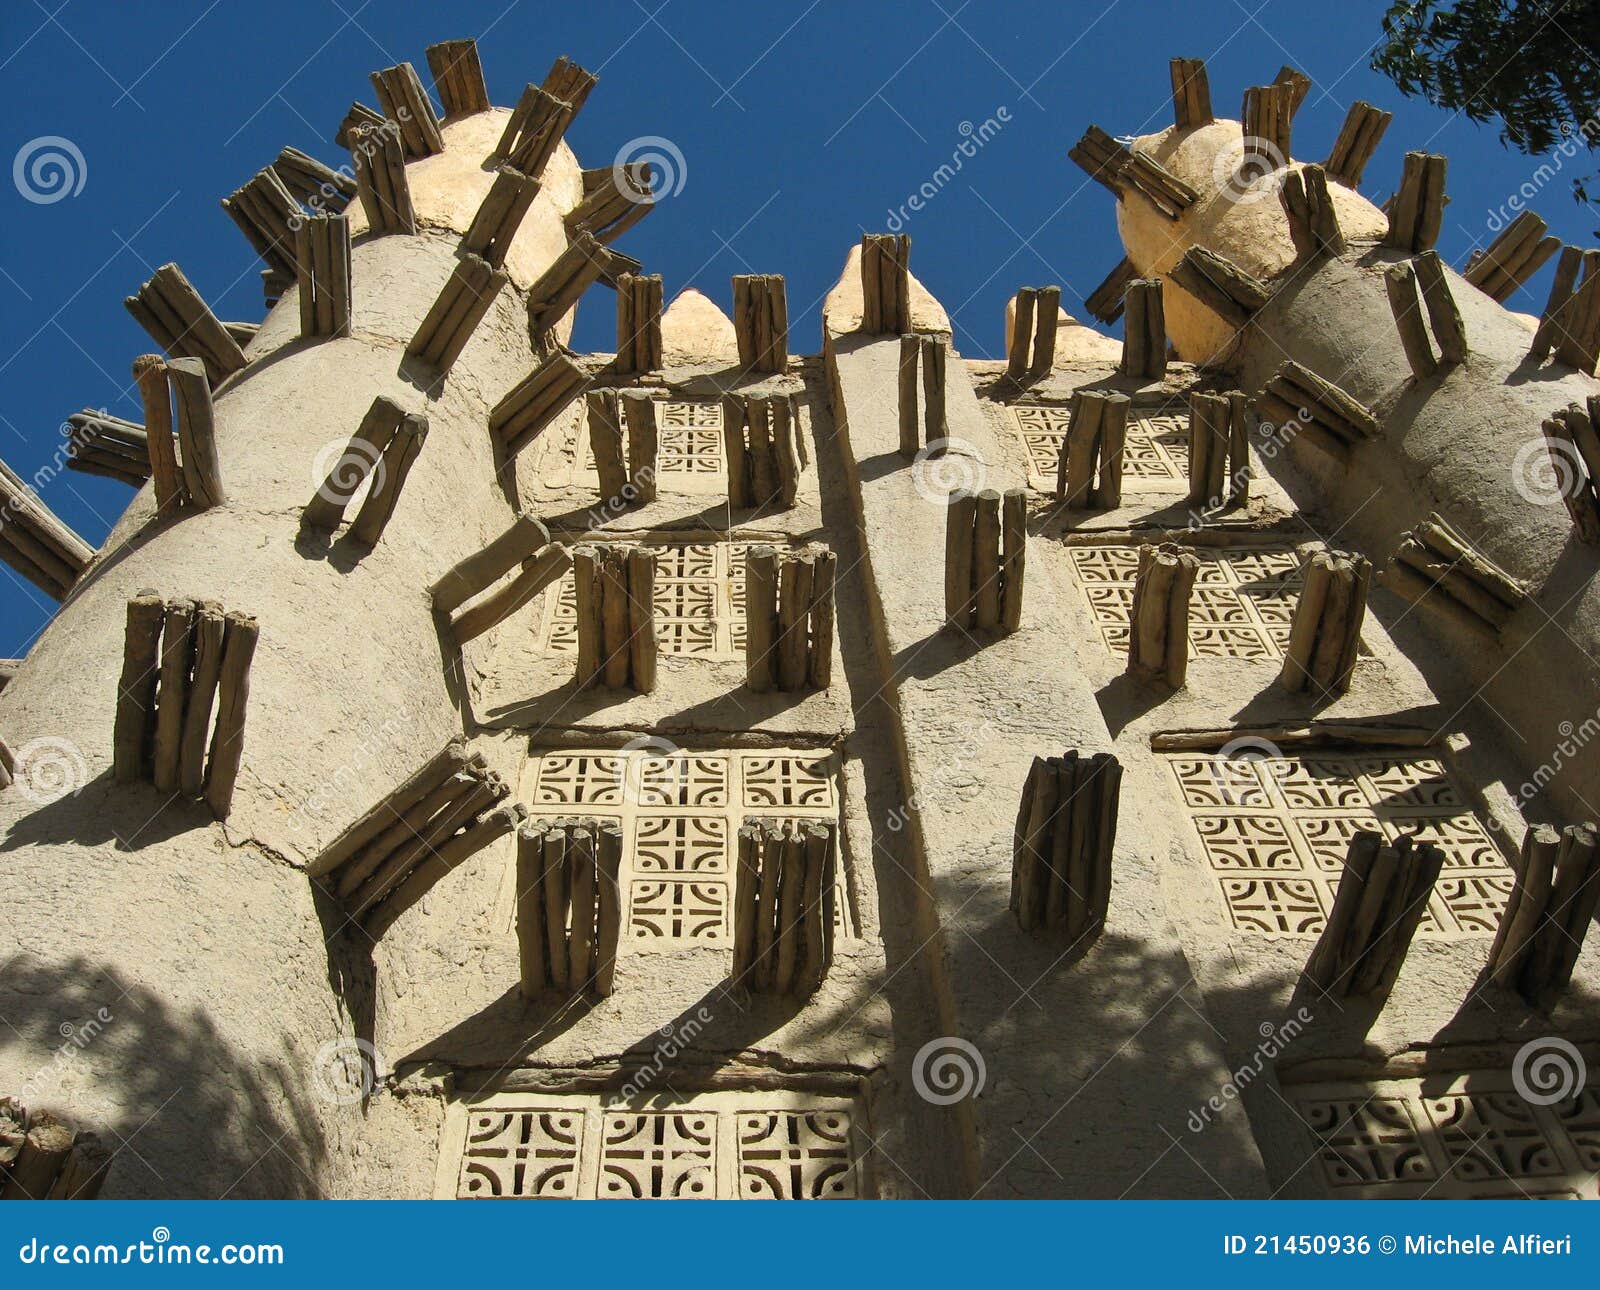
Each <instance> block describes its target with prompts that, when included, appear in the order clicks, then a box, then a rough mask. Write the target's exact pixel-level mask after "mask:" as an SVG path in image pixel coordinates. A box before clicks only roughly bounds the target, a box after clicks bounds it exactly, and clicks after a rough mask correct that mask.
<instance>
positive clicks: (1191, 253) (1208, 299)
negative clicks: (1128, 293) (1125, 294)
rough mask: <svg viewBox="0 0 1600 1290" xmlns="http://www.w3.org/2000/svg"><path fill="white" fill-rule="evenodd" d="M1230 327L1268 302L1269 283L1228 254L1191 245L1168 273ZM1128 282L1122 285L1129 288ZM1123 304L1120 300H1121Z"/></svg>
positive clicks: (1245, 320)
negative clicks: (1242, 266)
mask: <svg viewBox="0 0 1600 1290" xmlns="http://www.w3.org/2000/svg"><path fill="white" fill-rule="evenodd" d="M1168 276H1170V277H1171V279H1172V281H1173V283H1174V284H1175V285H1176V286H1178V287H1181V288H1182V289H1183V290H1184V291H1186V292H1187V293H1188V294H1189V295H1191V296H1193V297H1194V298H1195V299H1196V300H1198V301H1199V302H1200V303H1201V304H1203V305H1204V306H1205V307H1206V308H1207V309H1209V310H1211V312H1212V313H1214V314H1216V315H1217V316H1218V317H1219V318H1221V319H1222V320H1223V321H1224V322H1226V323H1227V324H1228V325H1229V326H1230V327H1233V328H1235V329H1236V330H1237V329H1240V328H1243V327H1244V326H1245V325H1246V324H1248V323H1249V321H1250V320H1251V319H1252V318H1253V317H1255V314H1256V311H1257V310H1259V309H1260V308H1261V307H1262V306H1263V305H1264V304H1266V303H1267V295H1268V291H1267V286H1266V284H1265V283H1263V282H1262V281H1261V280H1260V279H1258V278H1255V277H1252V276H1251V275H1250V274H1248V273H1246V272H1245V271H1244V270H1243V269H1241V268H1240V267H1239V266H1238V265H1237V264H1235V263H1234V262H1233V261H1232V260H1230V259H1228V258H1227V257H1226V256H1222V255H1218V254H1217V253H1216V252H1215V251H1211V250H1208V249H1207V248H1205V247H1203V246H1191V247H1190V248H1189V249H1188V250H1187V251H1185V252H1184V254H1183V259H1181V260H1179V261H1178V262H1177V264H1175V265H1173V266H1172V271H1171V273H1170V274H1169V275H1168ZM1126 285H1127V284H1126V282H1124V284H1123V286H1124V288H1126ZM1118 303H1119V305H1120V303H1121V302H1120V300H1119V302H1118Z"/></svg>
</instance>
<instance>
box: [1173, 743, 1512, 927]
mask: <svg viewBox="0 0 1600 1290" xmlns="http://www.w3.org/2000/svg"><path fill="white" fill-rule="evenodd" d="M1167 763H1168V765H1169V766H1170V768H1171V770H1172V774H1173V776H1174V778H1175V779H1176V781H1177V785H1178V792H1179V795H1180V797H1181V798H1182V801H1183V804H1184V807H1185V808H1186V810H1187V812H1188V815H1189V820H1190V823H1191V824H1192V825H1193V826H1194V831H1195V834H1196V836H1197V838H1198V840H1199V843H1200V851H1201V854H1203V855H1204V856H1205V858H1206V863H1207V865H1208V867H1209V868H1210V869H1211V872H1212V875H1213V877H1214V878H1215V879H1216V882H1217V886H1218V890H1219V892H1220V894H1221V896H1222V901H1223V905H1224V907H1225V908H1226V909H1227V911H1228V915H1229V918H1230V919H1231V921H1232V924H1233V927H1234V929H1235V930H1237V931H1240V932H1249V933H1257V934H1264V935H1291V936H1315V935H1319V934H1320V933H1321V932H1322V930H1323V928H1324V927H1325V926H1326V925H1327V915H1328V911H1329V910H1330V909H1332V908H1333V897H1334V893H1335V892H1336V891H1337V890H1338V886H1339V877H1340V875H1341V874H1342V873H1343V871H1344V857H1345V854H1346V851H1347V849H1348V847H1349V843H1350V839H1351V837H1352V836H1353V835H1354V834H1355V833H1356V831H1357V830H1359V829H1369V830H1376V831H1377V832H1379V833H1382V834H1383V835H1384V836H1385V837H1387V838H1390V839H1393V838H1397V837H1399V836H1400V834H1402V833H1416V834H1417V835H1418V836H1419V837H1420V838H1421V839H1422V840H1423V841H1426V842H1431V843H1432V844H1434V845H1435V846H1437V847H1438V848H1439V849H1440V850H1441V851H1443V852H1444V857H1445V859H1444V868H1443V870H1442V871H1441V873H1440V876H1439V880H1438V882H1437V883H1435V885H1434V890H1433V894H1432V896H1431V897H1430V899H1429V902H1428V908H1427V911H1426V912H1425V913H1424V915H1423V919H1422V923H1421V924H1420V926H1419V927H1418V929H1417V934H1418V935H1419V936H1427V937H1436V938H1451V937H1457V936H1469V935H1475V936H1482V935H1493V934H1494V932H1495V930H1496V929H1497V927H1498V925H1499V917H1500V912H1501V910H1503V909H1504V907H1505V901H1506V897H1507V896H1508V895H1509V894H1510V891H1511V884H1512V874H1511V869H1510V867H1509V866H1508V865H1507V864H1506V861H1505V858H1504V857H1503V856H1502V855H1501V854H1500V852H1499V850H1498V849H1497V848H1496V847H1495V845H1494V843H1493V842H1492V841H1491V840H1490V838H1489V835H1488V833H1487V831H1486V830H1485V829H1484V827H1483V825H1482V824H1481V823H1479V821H1478V818H1477V817H1476V816H1475V815H1474V814H1473V813H1472V811H1471V810H1470V809H1469V808H1468V806H1467V804H1466V801H1465V799H1464V798H1463V797H1462V795H1461V790H1460V787H1459V786H1458V785H1457V784H1456V782H1455V780H1454V779H1453V778H1452V777H1451V775H1450V773H1449V771H1447V770H1446V769H1445V767H1444V765H1443V763H1442V762H1440V761H1439V760H1438V759H1436V758H1433V757H1427V756H1415V757H1394V756H1385V755H1379V754H1369V753H1323V752H1317V753H1314V754H1307V755H1305V756H1303V757H1260V758H1257V757H1248V756H1236V757H1220V756H1206V755H1194V756H1173V757H1169V758H1168V759H1167Z"/></svg>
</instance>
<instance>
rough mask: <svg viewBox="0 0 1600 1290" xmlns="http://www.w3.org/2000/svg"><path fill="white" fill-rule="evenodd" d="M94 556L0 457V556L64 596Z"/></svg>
mask: <svg viewBox="0 0 1600 1290" xmlns="http://www.w3.org/2000/svg"><path fill="white" fill-rule="evenodd" d="M93 556H94V549H93V548H92V547H90V546H89V544H88V543H87V542H85V541H84V540H83V539H82V538H80V537H79V536H78V535H77V534H76V533H74V532H73V531H72V530H71V529H70V528H68V527H67V526H66V524H64V523H63V522H62V521H61V520H60V519H59V518H57V516H56V514H55V512H54V511H52V510H51V509H50V508H49V507H48V506H46V505H45V504H44V502H42V501H41V500H40V499H39V495H38V494H37V493H35V492H34V491H33V489H32V488H30V487H28V485H27V484H26V483H25V482H24V481H23V479H22V477H21V476H19V475H18V474H17V473H16V472H15V471H14V470H12V469H11V467H10V466H8V465H6V464H5V462H3V461H0V559H3V560H5V561H6V562H7V563H8V564H10V565H11V567H12V568H14V569H16V570H17V572H19V573H21V574H22V575H23V576H24V577H26V578H29V579H30V580H32V581H33V582H34V583H35V585H37V586H38V587H39V588H40V590H42V591H45V592H48V593H49V594H50V595H52V596H54V597H56V599H58V600H64V599H66V596H67V593H68V592H69V591H71V590H72V587H73V585H74V584H75V583H76V582H77V580H78V578H79V577H80V576H81V575H82V573H83V571H84V569H85V568H87V567H88V564H89V561H90V559H92V558H93Z"/></svg>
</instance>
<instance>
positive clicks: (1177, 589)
mask: <svg viewBox="0 0 1600 1290" xmlns="http://www.w3.org/2000/svg"><path fill="white" fill-rule="evenodd" d="M1199 573H1200V559H1199V557H1198V556H1196V555H1195V553H1194V552H1193V551H1186V550H1184V549H1183V548H1182V547H1180V546H1178V545H1177V544H1176V543H1172V542H1164V543H1162V544H1161V545H1160V546H1151V545H1150V544H1149V543H1146V544H1145V545H1143V546H1141V547H1140V548H1139V571H1138V573H1137V575H1136V580H1135V582H1134V584H1133V605H1132V607H1131V609H1130V610H1129V612H1128V672H1129V673H1130V674H1131V675H1132V676H1134V677H1136V678H1138V679H1139V680H1145V681H1152V680H1153V681H1162V682H1165V683H1166V684H1167V685H1169V686H1171V687H1172V688H1173V689H1175V690H1176V689H1180V688H1181V687H1182V686H1183V683H1184V681H1185V680H1186V679H1187V677H1188V673H1189V597H1190V595H1191V593H1192V592H1193V591H1194V583H1195V578H1196V577H1198V576H1199Z"/></svg>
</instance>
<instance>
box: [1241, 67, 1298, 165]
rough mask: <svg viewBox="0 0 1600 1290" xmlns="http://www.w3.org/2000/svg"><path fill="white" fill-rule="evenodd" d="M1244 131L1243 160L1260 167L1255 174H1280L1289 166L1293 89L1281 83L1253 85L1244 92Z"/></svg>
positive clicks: (1242, 117)
mask: <svg viewBox="0 0 1600 1290" xmlns="http://www.w3.org/2000/svg"><path fill="white" fill-rule="evenodd" d="M1239 121H1240V123H1241V125H1242V126H1243V129H1244V160H1245V164H1246V165H1247V166H1248V165H1251V164H1252V163H1253V164H1254V165H1255V166H1256V167H1259V170H1257V171H1256V172H1255V173H1265V172H1266V171H1271V170H1279V169H1282V168H1283V167H1284V166H1287V165H1288V164H1289V161H1290V158H1291V156H1292V152H1291V149H1290V136H1291V132H1292V127H1293V124H1294V86H1293V85H1290V84H1286V83H1284V82H1280V81H1274V82H1273V83H1272V84H1271V85H1252V86H1250V87H1249V88H1248V89H1246V90H1245V92H1244V103H1243V104H1242V106H1241V107H1240V109H1239Z"/></svg>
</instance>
